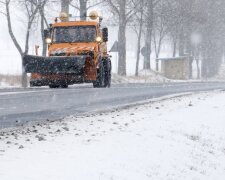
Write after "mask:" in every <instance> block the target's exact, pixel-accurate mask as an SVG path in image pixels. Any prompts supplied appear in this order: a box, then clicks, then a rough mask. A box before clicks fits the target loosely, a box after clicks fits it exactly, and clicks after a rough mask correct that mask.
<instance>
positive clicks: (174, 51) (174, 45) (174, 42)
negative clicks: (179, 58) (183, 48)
mask: <svg viewBox="0 0 225 180" xmlns="http://www.w3.org/2000/svg"><path fill="white" fill-rule="evenodd" d="M176 51H177V39H176V38H174V39H173V57H175V56H176Z"/></svg>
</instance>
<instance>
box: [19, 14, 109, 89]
mask: <svg viewBox="0 0 225 180" xmlns="http://www.w3.org/2000/svg"><path fill="white" fill-rule="evenodd" d="M88 17H89V18H90V20H88V21H69V16H68V15H67V14H66V13H61V14H60V17H59V19H60V22H58V18H56V20H55V23H54V24H52V25H51V26H50V28H49V29H46V30H45V31H44V36H45V39H46V43H47V44H48V57H44V56H37V55H36V56H33V55H26V56H24V58H23V63H24V64H23V65H24V69H25V72H26V73H31V79H30V86H49V87H50V88H58V87H61V88H67V87H68V85H71V84H77V83H93V87H95V88H104V87H110V85H111V60H110V56H109V55H108V52H107V41H108V29H107V28H102V27H101V22H102V18H101V17H99V16H98V14H97V12H95V11H94V12H91V13H90V15H89V16H88Z"/></svg>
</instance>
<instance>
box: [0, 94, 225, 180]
mask: <svg viewBox="0 0 225 180" xmlns="http://www.w3.org/2000/svg"><path fill="white" fill-rule="evenodd" d="M224 115H225V92H213V93H202V94H196V95H189V96H185V97H177V98H173V99H168V100H163V101H160V102H150V103H149V104H146V105H141V106H136V107H130V108H126V109H123V110H113V111H112V112H107V113H101V114H95V115H87V116H84V117H68V118H66V119H65V120H63V121H60V122H49V123H48V124H44V125H36V126H30V127H25V128H23V129H22V128H20V129H16V130H10V131H9V130H6V131H5V132H1V133H0V179H1V180H15V179H16V180H53V179H54V180H145V179H146V180H147V179H157V180H158V179H162V180H165V179H171V180H175V179H176V180H180V179H182V180H183V179H187V180H195V179H196V180H197V179H202V180H215V179H216V180H223V179H224V177H225V130H224V127H225V118H224Z"/></svg>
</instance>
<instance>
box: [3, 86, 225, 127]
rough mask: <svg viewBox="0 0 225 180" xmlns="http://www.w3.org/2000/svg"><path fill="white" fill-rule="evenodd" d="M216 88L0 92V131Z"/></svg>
mask: <svg viewBox="0 0 225 180" xmlns="http://www.w3.org/2000/svg"><path fill="white" fill-rule="evenodd" d="M218 89H222V90H224V89H225V82H195V83H166V84H122V85H113V86H112V87H111V88H107V89H94V88H92V86H72V87H69V88H68V89H48V88H28V89H22V88H21V89H19V88H18V89H0V128H7V127H15V126H19V125H22V124H25V123H29V122H39V121H46V120H59V119H62V118H64V117H66V116H70V115H81V114H83V113H88V112H92V111H97V110H109V109H112V108H113V107H116V106H122V105H125V104H126V105H127V104H130V103H136V102H138V101H144V100H148V99H152V98H156V97H161V96H165V95H170V94H176V93H184V92H199V91H211V90H218Z"/></svg>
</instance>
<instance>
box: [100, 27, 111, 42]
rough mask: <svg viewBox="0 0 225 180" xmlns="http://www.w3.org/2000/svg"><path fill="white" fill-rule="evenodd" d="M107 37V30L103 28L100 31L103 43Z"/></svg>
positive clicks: (106, 40)
mask: <svg viewBox="0 0 225 180" xmlns="http://www.w3.org/2000/svg"><path fill="white" fill-rule="evenodd" d="M108 36H109V32H108V28H103V29H102V37H103V42H108Z"/></svg>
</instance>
